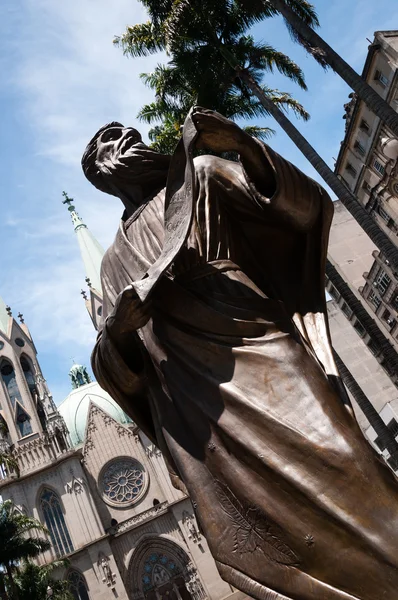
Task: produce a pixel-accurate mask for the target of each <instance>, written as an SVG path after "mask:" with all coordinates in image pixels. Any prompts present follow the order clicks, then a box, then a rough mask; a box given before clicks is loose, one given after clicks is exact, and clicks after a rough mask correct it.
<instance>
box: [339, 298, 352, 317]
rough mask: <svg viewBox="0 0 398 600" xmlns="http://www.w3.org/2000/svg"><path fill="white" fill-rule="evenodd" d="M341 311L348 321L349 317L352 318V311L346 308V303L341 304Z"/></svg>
mask: <svg viewBox="0 0 398 600" xmlns="http://www.w3.org/2000/svg"><path fill="white" fill-rule="evenodd" d="M341 310H342V311H343V313H344V314H345V316H346V317H347V318H348V319H351V317H352V310H351V308H350V307H349V306H348V304H347V303H346V302H343V304H342V305H341Z"/></svg>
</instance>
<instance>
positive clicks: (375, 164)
mask: <svg viewBox="0 0 398 600" xmlns="http://www.w3.org/2000/svg"><path fill="white" fill-rule="evenodd" d="M373 168H374V169H375V171H377V172H378V173H379V174H380V175H384V172H385V168H384V165H383V164H382V163H381V162H380V161H379V160H377V158H375V159H374V161H373Z"/></svg>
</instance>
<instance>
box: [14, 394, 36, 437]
mask: <svg viewBox="0 0 398 600" xmlns="http://www.w3.org/2000/svg"><path fill="white" fill-rule="evenodd" d="M15 420H16V422H17V426H18V429H19V433H20V434H21V437H25V436H26V435H29V434H31V433H33V429H32V425H31V423H30V416H29V415H28V413H27V412H26V410H24V409H23V408H22V406H21V405H20V404H19V402H17V403H16V409H15Z"/></svg>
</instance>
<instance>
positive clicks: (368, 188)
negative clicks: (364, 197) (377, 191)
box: [362, 181, 372, 194]
mask: <svg viewBox="0 0 398 600" xmlns="http://www.w3.org/2000/svg"><path fill="white" fill-rule="evenodd" d="M362 189H364V190H365V192H367V193H368V194H370V192H371V191H372V187H371V185H370V183H369V182H368V181H363V182H362Z"/></svg>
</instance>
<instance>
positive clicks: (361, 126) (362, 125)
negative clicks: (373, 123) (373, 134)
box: [359, 119, 370, 135]
mask: <svg viewBox="0 0 398 600" xmlns="http://www.w3.org/2000/svg"><path fill="white" fill-rule="evenodd" d="M359 129H361V131H364V132H365V133H367V134H368V135H369V133H370V126H369V123H368V122H367V121H365V119H362V120H361V122H360V124H359Z"/></svg>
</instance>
